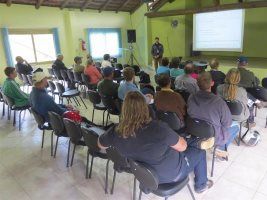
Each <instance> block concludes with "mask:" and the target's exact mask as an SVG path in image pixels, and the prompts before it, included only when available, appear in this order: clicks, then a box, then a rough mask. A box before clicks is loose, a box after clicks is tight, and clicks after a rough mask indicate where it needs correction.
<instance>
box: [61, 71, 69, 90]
mask: <svg viewBox="0 0 267 200" xmlns="http://www.w3.org/2000/svg"><path fill="white" fill-rule="evenodd" d="M60 75H61V77H62V78H63V80H64V82H63V84H64V86H65V83H66V82H69V81H70V80H69V77H68V74H67V70H65V69H63V70H60Z"/></svg>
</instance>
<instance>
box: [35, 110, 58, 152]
mask: <svg viewBox="0 0 267 200" xmlns="http://www.w3.org/2000/svg"><path fill="white" fill-rule="evenodd" d="M30 111H31V113H32V114H33V117H34V119H35V121H36V123H37V125H38V128H39V129H40V130H41V131H42V132H43V135H42V146H41V148H43V147H44V135H45V131H46V130H47V131H51V130H52V127H51V126H50V125H49V123H48V122H45V119H44V118H43V117H42V116H41V115H40V114H39V113H37V112H36V111H35V110H34V109H33V108H30ZM51 156H53V133H51Z"/></svg>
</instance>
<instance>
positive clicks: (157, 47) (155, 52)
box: [151, 37, 164, 71]
mask: <svg viewBox="0 0 267 200" xmlns="http://www.w3.org/2000/svg"><path fill="white" fill-rule="evenodd" d="M163 53H164V48H163V45H162V44H160V43H159V38H158V37H156V38H155V43H154V44H153V45H152V48H151V54H152V57H153V66H154V68H155V70H156V71H157V68H158V66H159V65H161V60H162V57H163Z"/></svg>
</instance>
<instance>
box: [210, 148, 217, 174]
mask: <svg viewBox="0 0 267 200" xmlns="http://www.w3.org/2000/svg"><path fill="white" fill-rule="evenodd" d="M216 149H217V147H216V146H215V147H214V150H213V155H212V165H211V174H210V176H211V177H213V171H214V162H215V152H216Z"/></svg>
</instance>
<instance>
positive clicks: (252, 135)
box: [242, 130, 261, 147]
mask: <svg viewBox="0 0 267 200" xmlns="http://www.w3.org/2000/svg"><path fill="white" fill-rule="evenodd" d="M242 140H243V142H244V143H245V144H246V145H248V146H251V147H254V146H256V145H257V144H258V143H259V142H260V140H261V135H260V133H259V132H258V131H256V130H250V131H249V132H248V133H247V134H246V135H245V136H244V137H243V138H242Z"/></svg>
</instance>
